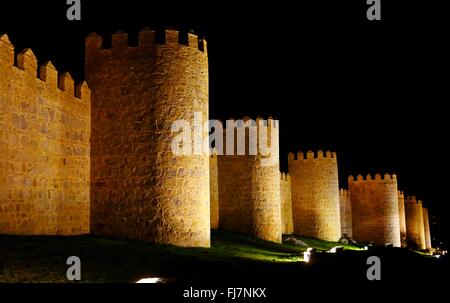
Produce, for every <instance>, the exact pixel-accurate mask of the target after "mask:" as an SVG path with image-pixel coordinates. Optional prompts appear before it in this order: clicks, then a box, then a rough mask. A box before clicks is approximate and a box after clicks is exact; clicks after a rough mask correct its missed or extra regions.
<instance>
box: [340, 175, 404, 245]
mask: <svg viewBox="0 0 450 303" xmlns="http://www.w3.org/2000/svg"><path fill="white" fill-rule="evenodd" d="M348 186H349V191H350V195H351V201H352V221H353V237H354V239H355V240H356V241H360V242H372V243H374V244H376V245H386V244H388V243H391V244H393V245H394V246H396V247H400V246H401V241H400V222H399V210H398V189H397V176H396V175H392V177H391V176H390V175H389V174H385V175H384V178H382V177H381V175H380V174H376V175H375V179H372V177H371V176H370V175H367V177H366V180H364V179H363V177H362V176H361V175H359V176H358V178H357V180H354V178H353V176H350V177H349V179H348Z"/></svg>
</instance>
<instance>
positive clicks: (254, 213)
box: [218, 118, 281, 242]
mask: <svg viewBox="0 0 450 303" xmlns="http://www.w3.org/2000/svg"><path fill="white" fill-rule="evenodd" d="M248 120H249V118H245V119H244V121H248ZM258 120H259V119H257V121H258ZM257 121H256V123H258V122H257ZM277 122H278V121H275V120H272V119H269V120H268V131H267V136H268V138H270V137H271V136H272V144H275V146H271V145H270V143H269V144H268V145H269V146H270V147H271V148H272V153H274V154H272V155H271V156H272V157H274V159H276V160H277V161H276V163H274V164H273V165H262V163H261V162H262V161H261V160H262V159H263V158H265V156H263V155H261V153H260V152H258V153H257V155H249V153H248V152H246V153H245V155H237V153H236V151H235V153H234V155H219V156H218V167H219V170H218V172H219V214H220V221H219V227H220V228H221V229H225V230H230V231H236V232H241V233H246V234H249V235H253V236H256V237H258V238H261V239H263V240H268V241H273V242H281V193H280V165H279V162H278V159H279V130H278V123H277ZM253 127H254V128H257V129H256V132H257V135H258V137H259V138H261V137H260V128H259V126H258V127H257V126H256V125H255V126H250V127H249V128H248V129H247V130H246V142H247V143H246V146H249V145H250V143H248V142H249V137H248V132H249V129H250V128H253ZM234 131H235V134H234V139H235V140H236V138H237V136H236V134H237V132H236V129H235V130H234ZM268 141H269V142H270V141H271V140H268ZM234 144H235V145H234V147H235V148H236V146H237V145H236V141H235V142H234ZM224 145H225V144H224ZM247 148H248V147H247Z"/></svg>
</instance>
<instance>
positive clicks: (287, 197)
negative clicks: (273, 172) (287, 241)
mask: <svg viewBox="0 0 450 303" xmlns="http://www.w3.org/2000/svg"><path fill="white" fill-rule="evenodd" d="M280 191H281V228H282V231H281V232H282V233H283V234H292V233H293V232H294V226H293V222H292V196H291V176H289V174H285V173H281V181H280Z"/></svg>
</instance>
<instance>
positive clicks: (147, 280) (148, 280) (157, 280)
mask: <svg viewBox="0 0 450 303" xmlns="http://www.w3.org/2000/svg"><path fill="white" fill-rule="evenodd" d="M163 282H164V280H163V279H162V278H158V277H152V278H142V279H140V280H139V281H137V282H136V283H152V284H153V283H163Z"/></svg>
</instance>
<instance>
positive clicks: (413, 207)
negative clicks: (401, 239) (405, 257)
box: [405, 196, 426, 249]
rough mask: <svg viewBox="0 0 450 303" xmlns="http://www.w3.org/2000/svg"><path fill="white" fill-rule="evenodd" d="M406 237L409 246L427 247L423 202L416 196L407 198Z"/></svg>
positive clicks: (416, 247) (415, 247) (414, 247)
mask: <svg viewBox="0 0 450 303" xmlns="http://www.w3.org/2000/svg"><path fill="white" fill-rule="evenodd" d="M405 216H406V239H407V243H408V247H410V248H413V249H426V243H425V228H424V223H423V210H422V202H421V201H417V198H416V196H407V197H406V199H405Z"/></svg>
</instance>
